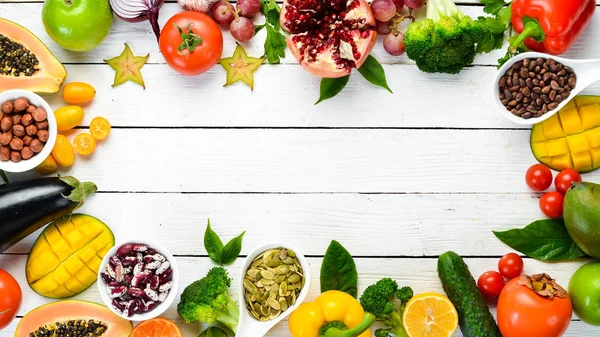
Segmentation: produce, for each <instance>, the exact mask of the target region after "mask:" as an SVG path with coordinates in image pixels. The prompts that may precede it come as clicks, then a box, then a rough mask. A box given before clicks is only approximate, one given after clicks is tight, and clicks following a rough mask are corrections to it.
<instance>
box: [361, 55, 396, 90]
mask: <svg viewBox="0 0 600 337" xmlns="http://www.w3.org/2000/svg"><path fill="white" fill-rule="evenodd" d="M358 72H359V73H360V74H361V75H363V77H364V78H365V79H366V80H367V81H369V82H371V83H373V84H374V85H376V86H378V87H382V88H384V89H386V90H387V91H389V92H390V93H392V94H393V92H392V89H390V87H389V86H388V84H387V79H386V78H385V70H383V67H382V66H381V63H379V61H377V59H376V58H375V57H373V56H372V55H369V56H368V57H367V60H366V61H365V63H363V65H362V66H360V68H358Z"/></svg>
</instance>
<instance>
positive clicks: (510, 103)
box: [508, 99, 519, 107]
mask: <svg viewBox="0 0 600 337" xmlns="http://www.w3.org/2000/svg"><path fill="white" fill-rule="evenodd" d="M517 104H519V102H517V100H514V99H513V100H512V101H510V102H508V106H511V107H515V106H517Z"/></svg>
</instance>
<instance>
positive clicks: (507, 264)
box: [498, 253, 523, 280]
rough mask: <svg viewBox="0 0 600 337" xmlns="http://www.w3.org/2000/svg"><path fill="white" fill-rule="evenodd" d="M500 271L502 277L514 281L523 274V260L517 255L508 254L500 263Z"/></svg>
mask: <svg viewBox="0 0 600 337" xmlns="http://www.w3.org/2000/svg"><path fill="white" fill-rule="evenodd" d="M498 271H500V274H502V276H504V277H506V278H507V279H509V280H512V279H513V278H515V277H517V276H519V275H521V273H522V272H523V259H522V258H521V257H520V256H519V255H517V254H515V253H508V254H506V255H504V256H503V257H502V258H501V259H500V261H499V262H498Z"/></svg>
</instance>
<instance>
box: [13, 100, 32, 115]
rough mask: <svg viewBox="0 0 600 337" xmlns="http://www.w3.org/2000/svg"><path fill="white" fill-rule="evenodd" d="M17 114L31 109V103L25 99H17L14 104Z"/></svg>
mask: <svg viewBox="0 0 600 337" xmlns="http://www.w3.org/2000/svg"><path fill="white" fill-rule="evenodd" d="M13 105H14V107H15V111H16V112H21V111H25V110H27V108H28V107H29V101H27V100H26V99H25V98H17V99H16V100H15V102H14V103H13Z"/></svg>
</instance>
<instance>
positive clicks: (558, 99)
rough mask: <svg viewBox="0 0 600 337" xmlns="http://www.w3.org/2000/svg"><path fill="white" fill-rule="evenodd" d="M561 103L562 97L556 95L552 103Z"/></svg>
mask: <svg viewBox="0 0 600 337" xmlns="http://www.w3.org/2000/svg"><path fill="white" fill-rule="evenodd" d="M562 101H563V97H562V96H561V95H556V97H554V102H556V103H561V102H562Z"/></svg>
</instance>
